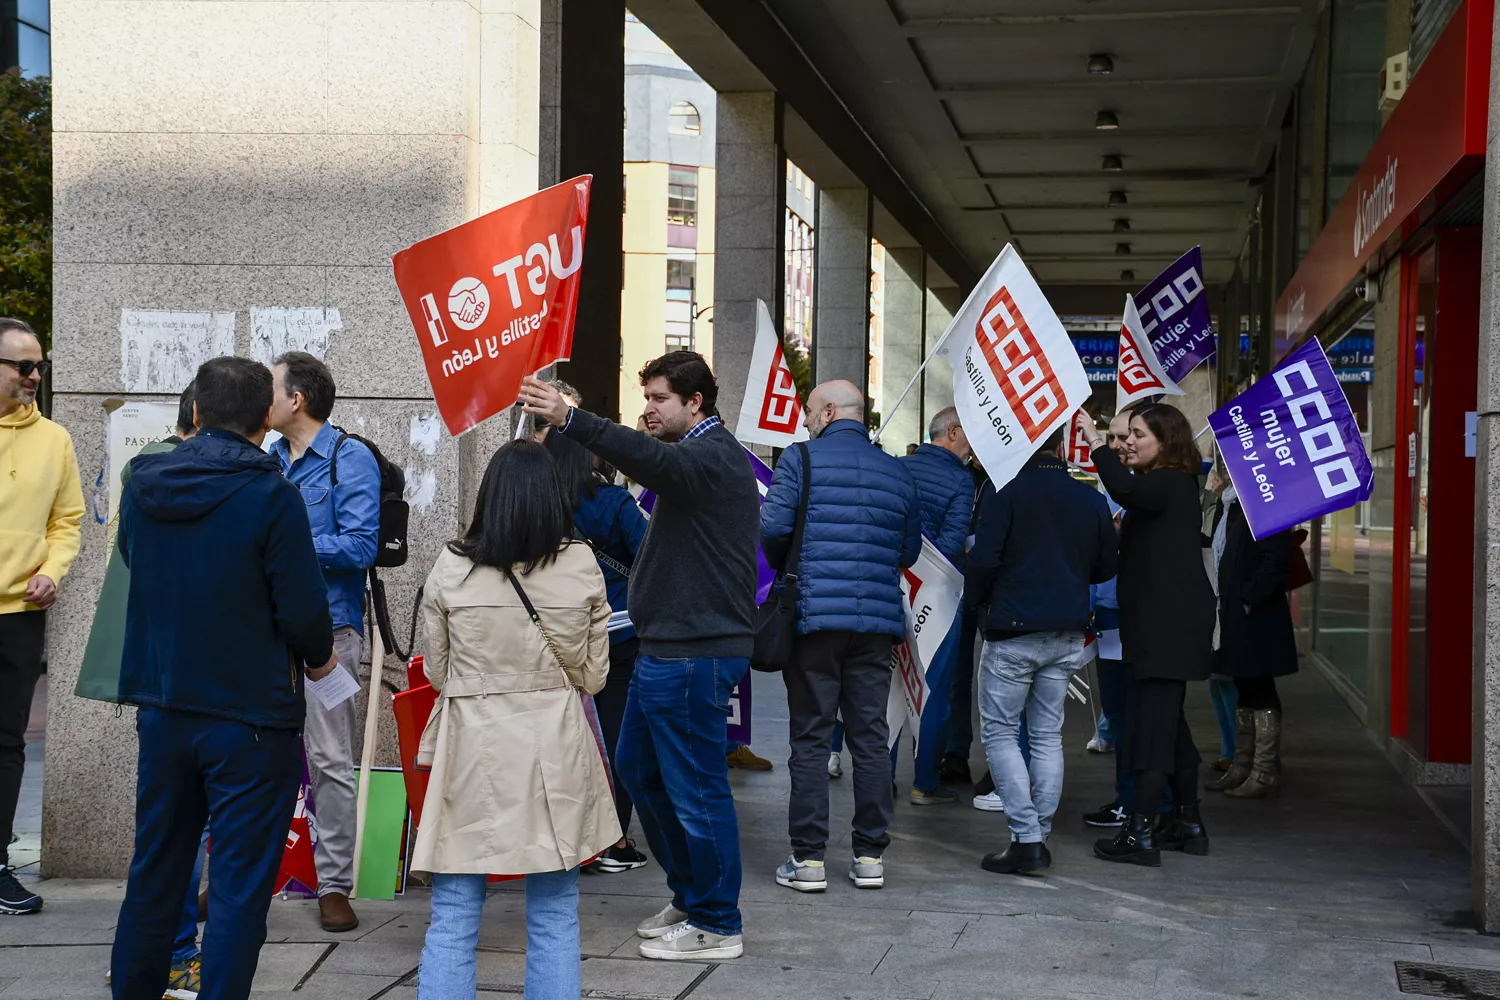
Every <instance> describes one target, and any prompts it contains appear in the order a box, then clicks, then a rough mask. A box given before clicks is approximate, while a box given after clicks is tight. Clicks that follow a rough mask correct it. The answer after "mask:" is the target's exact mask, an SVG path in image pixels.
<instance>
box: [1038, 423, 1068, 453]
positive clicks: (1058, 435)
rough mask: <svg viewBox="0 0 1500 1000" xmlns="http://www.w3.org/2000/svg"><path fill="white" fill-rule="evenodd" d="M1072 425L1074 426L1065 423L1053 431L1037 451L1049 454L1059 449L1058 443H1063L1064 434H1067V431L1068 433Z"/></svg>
mask: <svg viewBox="0 0 1500 1000" xmlns="http://www.w3.org/2000/svg"><path fill="white" fill-rule="evenodd" d="M1071 426H1072V424H1063V425H1062V426H1061V427H1059V428H1058V429H1057V430H1055V431H1053V432H1052V433H1051V434H1050V435H1049V436H1048V437H1047V440H1045V441H1043V442H1042V446H1041V447H1040V448H1038V449H1037V451H1038V452H1039V453H1041V454H1048V455H1050V454H1052V453H1053V452H1055V451H1057V447H1058V445H1060V444H1062V443H1063V435H1064V434H1066V433H1068V428H1069V427H1071Z"/></svg>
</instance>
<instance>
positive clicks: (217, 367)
mask: <svg viewBox="0 0 1500 1000" xmlns="http://www.w3.org/2000/svg"><path fill="white" fill-rule="evenodd" d="M196 386H197V394H196V402H195V409H196V419H197V426H198V428H199V430H198V433H197V435H196V436H194V437H193V438H192V439H191V440H189V441H186V442H184V443H183V444H182V445H180V446H179V447H178V448H177V449H175V450H174V451H170V452H166V453H163V454H158V455H142V456H140V457H138V458H137V459H136V460H135V461H134V462H133V463H132V464H131V476H130V479H129V481H128V482H127V483H126V485H125V490H124V496H123V497H122V499H121V503H120V527H119V548H120V555H121V557H122V558H123V559H124V561H125V564H126V566H127V567H128V568H129V569H130V596H129V599H128V601H127V604H126V622H125V645H124V652H123V655H122V658H121V664H120V700H121V701H122V702H126V703H128V704H133V705H137V706H139V707H140V711H139V713H138V714H137V715H136V731H137V733H138V734H139V737H140V751H139V757H138V761H137V772H138V778H137V784H136V831H135V856H134V858H133V859H132V861H131V864H130V880H129V883H128V885H127V886H126V890H125V902H124V903H123V904H122V905H121V907H120V919H119V925H118V929H117V930H116V933H115V945H114V954H113V957H112V959H111V963H110V965H111V972H112V977H111V978H112V983H113V989H114V996H115V1000H158V998H159V997H161V996H162V994H163V992H164V991H165V989H166V985H167V975H168V969H169V967H170V965H171V960H172V946H173V940H174V938H175V937H176V933H177V917H178V915H179V914H180V913H181V912H182V899H183V894H184V893H185V892H186V891H187V885H188V879H189V875H190V872H191V871H192V867H193V859H194V856H195V855H196V853H197V850H198V842H199V834H200V833H202V831H203V824H204V821H205V820H206V819H207V818H208V817H209V816H212V824H211V831H210V832H211V833H212V836H213V878H212V879H211V881H210V884H209V895H210V901H211V905H210V907H209V922H208V929H207V932H206V933H205V934H204V938H203V952H202V955H203V980H202V982H203V989H202V991H201V993H200V996H202V997H204V998H205V1000H222V998H243V997H246V996H248V995H249V993H250V984H251V981H252V980H253V979H254V978H255V967H256V964H257V962H258V960H259V956H260V946H261V944H262V943H263V942H264V941H265V939H266V910H267V909H268V908H269V906H270V903H271V892H272V888H273V884H274V882H275V880H276V871H277V869H278V867H279V865H280V862H281V855H282V852H283V850H284V847H285V844H286V835H287V829H288V828H289V827H290V825H291V820H292V809H293V807H294V806H295V804H296V799H297V786H298V784H299V782H300V779H301V775H302V754H301V739H300V738H299V737H300V732H299V730H300V729H301V726H302V720H303V713H304V704H303V690H302V682H303V675H304V672H305V673H306V676H307V677H309V678H312V679H317V678H320V677H322V676H324V675H326V674H327V673H328V672H329V671H330V670H332V669H333V667H334V666H336V665H337V663H338V659H337V657H336V656H334V651H333V626H332V622H331V619H330V617H329V614H328V592H327V589H326V587H325V586H324V584H323V574H322V572H321V571H320V570H319V568H318V558H317V554H316V553H315V552H314V550H313V542H312V533H311V531H310V529H309V527H308V521H307V511H306V510H305V509H304V506H303V502H302V498H301V497H300V496H298V494H297V489H296V487H294V486H293V485H292V484H290V483H288V482H287V481H286V480H284V479H282V477H281V470H280V468H279V466H278V465H277V462H276V460H275V459H274V458H272V457H271V456H270V455H267V454H266V453H265V452H263V451H261V450H260V443H261V442H262V441H263V440H264V439H265V435H266V431H267V430H268V429H269V428H270V422H269V421H270V412H271V373H270V372H269V371H268V370H267V369H266V368H265V366H264V365H261V364H258V363H256V362H254V361H250V360H248V359H245V358H215V359H214V360H212V361H209V362H207V363H205V364H204V365H203V366H202V367H200V368H199V369H198V377H197V380H196ZM184 573H186V574H187V576H186V577H184V575H183V574H184ZM309 668H310V669H309Z"/></svg>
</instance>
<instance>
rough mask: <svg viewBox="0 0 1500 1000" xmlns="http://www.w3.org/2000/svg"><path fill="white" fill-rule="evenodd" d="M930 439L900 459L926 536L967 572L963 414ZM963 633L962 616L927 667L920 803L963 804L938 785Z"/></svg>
mask: <svg viewBox="0 0 1500 1000" xmlns="http://www.w3.org/2000/svg"><path fill="white" fill-rule="evenodd" d="M927 436H928V439H929V441H928V443H927V444H924V445H922V447H920V448H918V449H917V453H916V454H915V455H909V456H907V457H906V458H903V459H901V463H902V464H903V465H905V466H906V468H907V471H908V472H910V473H911V476H912V479H914V480H916V483H917V496H918V497H919V498H920V500H921V503H922V533H923V534H924V535H926V536H927V538H928V539H929V540H930V541H931V542H932V544H933V545H935V546H937V549H938V551H939V552H941V553H942V554H943V555H944V556H946V557H947V558H948V561H949V562H951V563H953V565H954V566H955V567H957V568H958V571H959V572H960V573H962V572H963V568H964V549H965V548H966V546H967V544H968V539H969V529H970V526H971V523H972V521H973V516H974V477H973V476H972V475H970V474H969V468H968V464H967V463H968V461H969V457H970V456H971V455H973V453H974V452H973V449H971V448H970V447H969V438H968V436H967V435H966V434H965V433H964V429H963V427H962V426H961V425H960V424H959V422H958V410H956V409H955V408H953V407H951V406H950V407H948V408H947V409H944V410H939V411H938V412H937V414H936V415H934V416H933V418H932V422H931V423H930V424H929V425H928V427H927ZM962 635H963V615H962V612H960V613H959V614H958V615H956V616H955V617H954V620H953V625H952V627H950V628H949V629H948V637H947V639H945V640H944V641H943V644H942V645H941V646H939V647H938V651H937V654H936V655H935V656H934V657H933V659H932V663H930V664H928V667H927V686H928V688H929V690H930V693H929V695H928V698H927V703H926V704H925V705H923V706H922V721H921V728H920V730H919V732H918V733H917V759H916V761H915V763H914V764H913V767H912V772H913V773H912V790H911V800H912V803H913V804H915V805H919V806H928V805H947V804H949V803H952V802H957V801H958V795H957V793H955V792H954V791H952V790H951V789H948V788H944V787H942V785H941V784H940V783H939V782H940V774H939V768H940V766H941V763H942V761H941V758H942V756H943V752H944V750H946V749H947V746H948V717H949V714H950V707H951V701H950V699H949V695H950V694H951V691H952V686H953V679H952V678H953V672H954V670H955V669H956V667H957V665H958V661H959V643H960V642H961V641H962Z"/></svg>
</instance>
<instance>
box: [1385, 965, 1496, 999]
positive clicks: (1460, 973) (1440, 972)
mask: <svg viewBox="0 0 1500 1000" xmlns="http://www.w3.org/2000/svg"><path fill="white" fill-rule="evenodd" d="M1396 984H1397V985H1398V986H1399V987H1400V988H1401V992H1402V993H1415V994H1416V995H1418V996H1424V997H1454V998H1456V1000H1500V971H1497V970H1494V969H1467V968H1464V967H1463V966H1459V965H1421V964H1418V963H1416V962H1397V963H1396Z"/></svg>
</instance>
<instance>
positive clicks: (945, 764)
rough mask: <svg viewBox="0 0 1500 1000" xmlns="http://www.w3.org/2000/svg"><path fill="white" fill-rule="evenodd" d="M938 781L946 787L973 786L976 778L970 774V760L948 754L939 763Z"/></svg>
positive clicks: (951, 753) (954, 754) (958, 755)
mask: <svg viewBox="0 0 1500 1000" xmlns="http://www.w3.org/2000/svg"><path fill="white" fill-rule="evenodd" d="M938 780H939V781H941V782H942V783H943V784H945V785H972V784H973V783H974V776H973V774H971V773H970V772H969V758H967V757H964V756H962V755H960V754H956V753H953V752H951V751H950V752H948V753H945V754H943V759H942V760H941V761H939V762H938Z"/></svg>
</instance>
